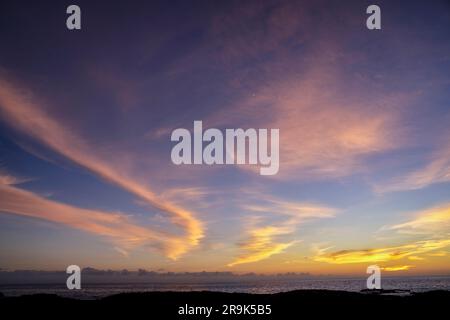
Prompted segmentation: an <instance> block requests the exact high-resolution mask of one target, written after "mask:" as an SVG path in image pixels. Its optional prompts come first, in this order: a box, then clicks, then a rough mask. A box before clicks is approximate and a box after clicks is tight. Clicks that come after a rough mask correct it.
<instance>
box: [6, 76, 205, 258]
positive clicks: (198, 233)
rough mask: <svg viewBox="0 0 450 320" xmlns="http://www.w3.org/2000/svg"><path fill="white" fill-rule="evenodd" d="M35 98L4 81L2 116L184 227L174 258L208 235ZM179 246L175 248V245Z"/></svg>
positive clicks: (185, 212) (170, 254) (189, 214)
mask: <svg viewBox="0 0 450 320" xmlns="http://www.w3.org/2000/svg"><path fill="white" fill-rule="evenodd" d="M35 100H36V99H35V98H34V97H33V95H32V94H31V93H30V92H29V91H27V90H25V89H23V88H19V87H17V86H13V85H11V84H10V83H9V82H8V81H7V80H6V79H5V78H3V77H1V78H0V113H1V114H2V118H3V119H4V121H5V122H6V123H7V124H8V125H10V126H11V127H13V128H15V129H17V130H19V131H21V132H23V133H25V134H27V135H29V136H31V137H32V138H34V139H36V140H37V141H39V142H40V143H42V144H43V145H45V146H46V147H48V148H50V149H52V150H53V151H56V152H57V153H59V154H61V155H63V156H64V157H66V158H67V159H69V160H71V161H73V162H74V163H76V164H77V165H79V166H82V167H84V168H86V169H88V170H89V171H90V172H91V173H93V174H94V175H96V176H98V177H100V178H102V179H104V180H106V181H108V182H110V183H113V184H115V185H117V186H119V187H121V188H122V189H124V190H126V191H128V192H130V193H132V194H133V195H135V196H136V197H138V198H139V199H141V200H143V201H146V202H147V203H148V204H150V205H151V206H153V207H155V208H157V209H159V210H161V211H163V212H165V213H166V214H167V215H168V217H169V218H170V221H171V222H172V223H173V224H175V225H176V226H178V227H180V228H182V229H183V230H184V232H185V235H184V236H176V235H174V238H173V239H177V240H176V241H172V244H171V246H170V247H171V250H170V252H167V256H168V257H170V258H173V259H175V258H177V257H179V256H180V255H182V254H184V253H186V252H187V251H188V250H190V249H191V248H192V247H195V246H196V245H197V244H198V243H199V241H200V239H201V238H202V237H203V236H204V227H203V224H202V222H201V221H200V220H198V219H197V218H196V217H195V216H194V214H193V213H192V212H190V211H189V210H186V209H184V208H182V207H180V206H178V205H175V204H174V203H172V202H170V201H167V200H165V199H162V198H161V197H160V196H158V195H157V194H156V193H155V192H154V191H153V190H151V189H150V188H149V187H148V186H146V185H143V184H141V183H139V182H137V179H135V178H134V177H133V175H132V174H131V173H130V172H129V170H128V168H127V167H126V166H122V167H119V166H118V165H117V164H112V163H111V162H110V161H108V157H105V156H102V155H101V154H100V153H99V152H97V148H96V147H94V146H91V145H89V144H88V143H87V142H86V141H85V140H84V139H82V138H81V137H80V136H79V135H77V133H76V132H75V131H74V130H71V129H69V128H68V127H67V126H65V125H64V124H63V123H61V122H59V121H58V120H57V119H55V118H53V117H52V116H51V115H50V114H49V113H48V112H47V111H46V109H45V108H44V107H43V106H42V104H40V103H37V102H36V101H35ZM175 242H176V243H177V245H173V243H175Z"/></svg>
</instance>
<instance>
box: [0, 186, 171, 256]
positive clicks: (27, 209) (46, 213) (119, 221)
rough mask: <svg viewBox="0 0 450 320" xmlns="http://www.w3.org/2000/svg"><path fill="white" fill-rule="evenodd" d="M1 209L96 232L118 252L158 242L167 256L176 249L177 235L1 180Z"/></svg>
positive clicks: (125, 217) (117, 214) (116, 214)
mask: <svg viewBox="0 0 450 320" xmlns="http://www.w3.org/2000/svg"><path fill="white" fill-rule="evenodd" d="M0 212H8V213H13V214H18V215H22V216H27V217H33V218H39V219H45V220H48V221H52V222H55V223H60V224H63V225H66V226H69V227H71V228H75V229H79V230H83V231H86V232H89V233H92V234H95V235H99V236H102V237H105V238H107V239H109V240H110V241H112V242H114V243H115V244H116V245H117V246H118V248H120V250H121V252H125V251H124V250H128V249H131V248H134V247H136V246H139V245H142V244H157V245H158V247H161V248H162V250H163V251H164V253H166V254H167V255H169V256H170V255H171V254H173V252H174V250H176V245H177V243H176V241H177V239H176V238H173V237H171V236H170V235H168V234H165V233H163V232H157V231H153V230H150V229H147V228H143V227H140V226H138V225H137V224H135V223H133V222H132V221H131V220H130V218H129V217H127V216H126V215H123V214H121V213H116V212H106V211H100V210H90V209H83V208H78V207H74V206H70V205H67V204H64V203H59V202H57V201H52V200H49V199H47V198H43V197H41V196H39V195H36V194H35V193H32V192H29V191H26V190H22V189H20V188H17V187H15V186H13V185H7V184H4V183H1V184H0Z"/></svg>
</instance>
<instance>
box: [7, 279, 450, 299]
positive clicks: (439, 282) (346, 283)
mask: <svg viewBox="0 0 450 320" xmlns="http://www.w3.org/2000/svg"><path fill="white" fill-rule="evenodd" d="M381 286H382V288H383V289H398V290H409V291H411V292H425V291H432V290H449V291H450V276H429V277H397V278H396V277H389V278H388V277H384V278H382V282H381ZM365 288H366V279H365V278H336V279H332V278H321V279H279V280H270V281H262V280H257V281H241V282H208V283H201V284H196V283H192V282H190V283H151V282H146V283H110V284H107V283H104V284H102V283H95V284H94V283H92V284H89V283H86V284H82V288H81V289H80V290H68V289H67V288H66V287H65V285H61V284H58V285H55V284H33V285H31V284H20V285H13V284H5V285H1V284H0V292H1V293H3V294H4V295H5V296H21V295H30V294H38V293H44V294H57V295H59V296H63V297H71V298H77V299H97V298H102V297H105V296H109V295H113V294H119V293H128V292H149V291H221V292H241V293H256V294H263V293H278V292H286V291H292V290H311V289H318V290H344V291H353V292H359V291H361V290H363V289H365Z"/></svg>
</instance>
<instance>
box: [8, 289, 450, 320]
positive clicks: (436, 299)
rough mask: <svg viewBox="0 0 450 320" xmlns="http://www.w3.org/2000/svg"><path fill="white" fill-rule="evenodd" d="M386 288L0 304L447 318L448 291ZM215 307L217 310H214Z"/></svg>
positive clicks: (89, 314) (51, 310) (112, 311)
mask: <svg viewBox="0 0 450 320" xmlns="http://www.w3.org/2000/svg"><path fill="white" fill-rule="evenodd" d="M388 293H389V292H384V293H383V294H379V293H354V292H345V291H324V290H298V291H291V292H285V293H277V294H242V293H221V292H206V291H205V292H147V293H124V294H118V295H113V296H109V297H106V298H103V299H99V300H76V299H69V298H61V297H58V296H56V295H29V296H21V297H2V295H1V294H0V310H1V313H2V315H5V314H6V315H7V314H10V315H11V316H12V317H10V318H14V319H16V318H19V317H20V316H22V315H24V316H32V318H37V319H46V318H58V319H64V318H66V317H67V316H70V317H71V318H72V317H78V318H79V319H91V318H94V317H98V318H99V319H106V318H109V317H111V316H112V317H113V318H117V317H120V318H123V319H164V320H165V319H316V318H319V319H322V318H323V317H324V316H325V317H327V318H328V317H329V318H330V319H331V318H335V317H338V318H344V317H345V318H354V319H364V318H377V319H392V318H394V317H398V318H399V319H408V317H414V318H417V317H418V316H420V317H424V318H428V319H436V318H438V317H440V318H443V319H445V318H448V313H449V311H450V291H431V292H426V293H415V294H408V295H405V296H399V295H389V294H388ZM186 304H187V305H188V306H192V307H199V306H205V307H212V310H213V311H212V313H211V315H210V316H209V318H206V316H205V315H179V314H178V312H179V308H180V307H184V306H186ZM223 305H271V314H270V315H257V314H256V315H242V314H241V315H223V314H222V311H223V310H224V307H223ZM215 310H219V311H215Z"/></svg>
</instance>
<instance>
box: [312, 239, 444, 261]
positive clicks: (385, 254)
mask: <svg viewBox="0 0 450 320" xmlns="http://www.w3.org/2000/svg"><path fill="white" fill-rule="evenodd" d="M448 246H450V239H436V240H423V241H416V242H412V243H409V244H405V245H400V246H392V247H384V248H374V249H361V250H359V249H356V250H355V249H349V250H339V251H334V252H329V250H330V248H326V249H319V250H318V252H317V253H316V255H315V256H314V260H315V261H318V262H326V263H331V264H351V263H374V262H389V261H396V260H400V259H404V258H408V257H410V256H418V255H422V254H425V253H431V252H433V251H436V250H442V249H443V248H446V247H448Z"/></svg>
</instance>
